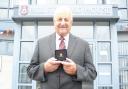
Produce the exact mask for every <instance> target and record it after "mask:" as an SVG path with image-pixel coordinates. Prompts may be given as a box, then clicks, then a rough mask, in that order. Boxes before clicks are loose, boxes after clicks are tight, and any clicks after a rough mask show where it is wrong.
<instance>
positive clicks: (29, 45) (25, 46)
mask: <svg viewBox="0 0 128 89" xmlns="http://www.w3.org/2000/svg"><path fill="white" fill-rule="evenodd" d="M32 54H33V42H22V43H21V56H20V60H22V61H29V60H31V57H32Z"/></svg>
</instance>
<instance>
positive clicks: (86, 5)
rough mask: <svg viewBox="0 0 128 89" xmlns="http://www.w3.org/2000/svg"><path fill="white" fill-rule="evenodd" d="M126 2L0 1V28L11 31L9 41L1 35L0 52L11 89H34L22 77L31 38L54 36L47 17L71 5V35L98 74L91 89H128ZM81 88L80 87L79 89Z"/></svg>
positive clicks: (24, 72)
mask: <svg viewBox="0 0 128 89" xmlns="http://www.w3.org/2000/svg"><path fill="white" fill-rule="evenodd" d="M127 2H128V1H127V0H90V1H87V0H68V1H67V0H3V3H2V4H0V12H1V13H2V15H1V16H0V28H1V29H5V30H6V29H7V28H9V29H12V30H14V37H8V38H6V37H4V36H1V38H0V45H1V46H0V47H1V48H0V49H2V50H0V54H4V55H13V74H12V75H13V80H12V89H39V85H38V83H37V82H35V81H32V80H31V79H29V78H28V76H27V72H26V68H27V66H28V64H29V62H30V59H31V56H32V53H33V49H34V45H35V42H36V40H37V39H38V38H40V37H44V36H46V35H48V34H51V33H52V32H54V29H53V28H54V27H53V19H52V17H53V12H54V10H55V8H56V7H57V6H58V5H68V6H69V7H71V9H72V11H73V17H74V18H73V19H74V23H73V27H72V31H71V32H72V34H74V35H76V36H79V37H81V38H82V39H84V40H87V41H88V42H89V44H90V48H91V52H92V55H93V62H94V64H95V66H96V69H97V71H98V77H97V79H96V80H95V81H94V89H128V3H127ZM1 32H2V31H1ZM1 34H2V33H1ZM9 43H10V44H11V45H9ZM3 44H6V45H3ZM12 45H14V47H13V49H12ZM7 48H9V49H8V50H7ZM85 87H86V84H84V83H83V89H86V88H85Z"/></svg>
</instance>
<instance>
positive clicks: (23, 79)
mask: <svg viewBox="0 0 128 89" xmlns="http://www.w3.org/2000/svg"><path fill="white" fill-rule="evenodd" d="M27 66H28V64H20V66H19V83H31V82H32V80H31V79H30V78H29V77H28V75H27ZM21 89H22V88H21ZM27 89H28V88H27Z"/></svg>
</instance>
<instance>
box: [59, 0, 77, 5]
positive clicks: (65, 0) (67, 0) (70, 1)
mask: <svg viewBox="0 0 128 89" xmlns="http://www.w3.org/2000/svg"><path fill="white" fill-rule="evenodd" d="M58 4H76V0H58Z"/></svg>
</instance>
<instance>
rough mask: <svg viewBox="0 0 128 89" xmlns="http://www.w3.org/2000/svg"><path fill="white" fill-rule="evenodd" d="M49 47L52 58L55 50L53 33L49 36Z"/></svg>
mask: <svg viewBox="0 0 128 89" xmlns="http://www.w3.org/2000/svg"><path fill="white" fill-rule="evenodd" d="M48 45H49V47H50V51H51V55H52V57H54V56H55V50H56V34H55V33H53V34H52V35H50V36H49V44H48Z"/></svg>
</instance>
